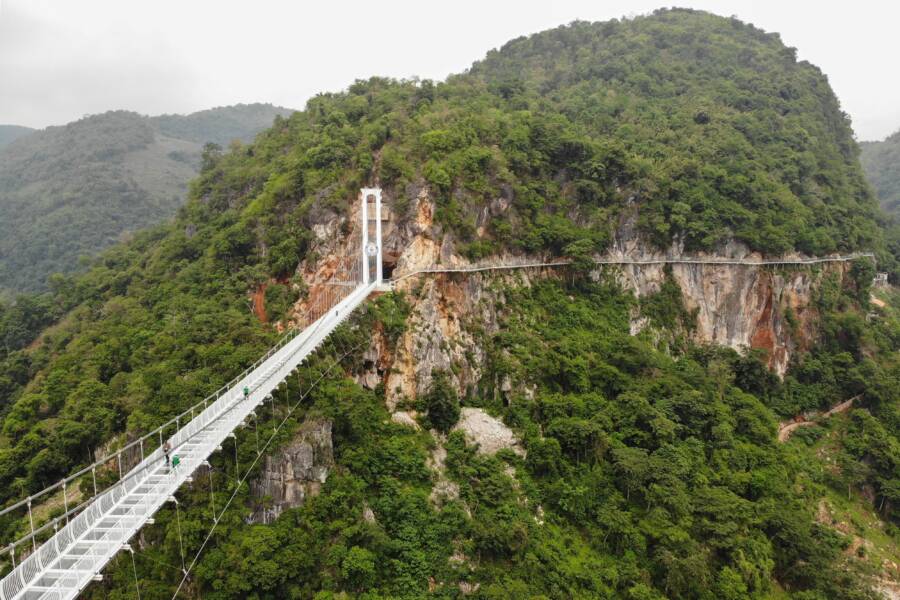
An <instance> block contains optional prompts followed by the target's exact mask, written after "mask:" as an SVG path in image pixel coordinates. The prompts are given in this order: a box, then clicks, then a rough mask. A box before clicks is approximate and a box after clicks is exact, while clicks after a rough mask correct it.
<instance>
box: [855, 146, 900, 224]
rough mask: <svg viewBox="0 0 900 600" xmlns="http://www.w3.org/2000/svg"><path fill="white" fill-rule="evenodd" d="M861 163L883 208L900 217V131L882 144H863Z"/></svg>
mask: <svg viewBox="0 0 900 600" xmlns="http://www.w3.org/2000/svg"><path fill="white" fill-rule="evenodd" d="M860 148H861V150H862V154H861V155H860V162H861V163H862V166H863V169H865V172H866V176H867V177H868V178H869V181H870V182H871V183H872V187H874V188H875V192H876V193H877V194H878V198H879V199H880V200H881V207H882V208H883V209H884V210H885V211H886V212H887V213H889V214H892V215H894V216H900V131H898V132H897V133H895V134H893V135H891V136H889V137H888V138H886V139H885V140H883V141H880V142H862V143H861V144H860Z"/></svg>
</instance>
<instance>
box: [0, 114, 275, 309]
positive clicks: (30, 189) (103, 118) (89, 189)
mask: <svg viewBox="0 0 900 600" xmlns="http://www.w3.org/2000/svg"><path fill="white" fill-rule="evenodd" d="M291 112H293V111H291V110H289V109H286V108H281V107H276V106H272V105H270V104H241V105H236V106H230V107H218V108H213V109H210V110H204V111H200V112H197V113H193V114H190V115H184V116H182V115H162V116H157V117H146V116H142V115H139V114H137V113H133V112H127V111H111V112H107V113H104V114H99V115H92V116H88V117H85V118H83V119H80V120H78V121H75V122H73V123H69V124H68V125H64V126H58V127H48V128H46V129H44V130H41V131H32V132H30V133H27V132H26V135H24V136H21V137H19V138H18V139H17V140H16V142H15V143H10V144H8V145H6V146H5V147H2V148H0V222H2V223H4V227H3V228H2V230H0V294H2V293H3V291H4V290H6V294H7V295H12V294H15V293H18V292H23V291H38V290H41V289H44V288H45V287H46V285H47V278H48V276H49V275H51V274H52V273H55V272H62V273H68V272H72V271H73V270H75V269H76V268H77V267H78V264H79V257H80V256H83V255H93V254H96V253H97V252H98V251H100V250H102V249H103V248H106V247H108V246H110V245H111V244H113V243H115V242H116V241H118V240H120V239H122V237H123V236H127V235H128V233H129V232H131V231H135V230H137V229H142V228H144V227H148V226H150V225H155V224H156V223H159V222H160V221H162V220H164V219H166V218H169V217H171V216H172V215H173V214H174V213H175V211H176V210H177V209H178V207H179V206H181V204H182V203H183V201H184V199H185V195H186V192H187V183H188V181H190V179H192V178H193V177H194V176H195V175H196V173H197V171H198V169H199V166H200V162H201V154H202V151H203V146H204V144H205V143H207V142H212V143H215V144H219V145H226V144H228V143H229V142H231V141H232V140H239V141H240V142H243V143H246V142H249V141H252V139H253V138H254V137H255V136H256V134H257V133H258V132H259V131H261V130H263V129H266V128H268V127H269V126H271V124H272V121H273V120H274V119H275V117H276V116H286V115H289V114H290V113H291Z"/></svg>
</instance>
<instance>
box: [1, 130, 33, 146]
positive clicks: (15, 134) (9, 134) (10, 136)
mask: <svg viewBox="0 0 900 600" xmlns="http://www.w3.org/2000/svg"><path fill="white" fill-rule="evenodd" d="M33 131H34V129H31V128H30V127H21V126H19V125H0V148H2V147H3V146H6V145H7V144H9V143H11V142H13V141H15V140H17V139H19V138H20V137H24V136H26V135H28V134H29V133H31V132H33Z"/></svg>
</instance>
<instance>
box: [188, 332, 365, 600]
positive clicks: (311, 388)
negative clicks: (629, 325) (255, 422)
mask: <svg viewBox="0 0 900 600" xmlns="http://www.w3.org/2000/svg"><path fill="white" fill-rule="evenodd" d="M361 346H362V344H359V345H357V346H355V347H354V348H352V349H351V350H349V351H348V352H347V353H345V354H344V355H343V356H341V358H340V359H338V360H336V361H334V362H333V363H332V364H331V366H329V367H328V368H327V369H326V370H325V371H324V372H323V373H322V374H321V375H319V378H318V379H316V381H315V382H314V384H313V385H312V386H311V387H310V388H309V390H307V392H306V394H304V395H302V396H301V397H300V398H299V399H298V400H297V402H296V403H294V406H292V407H291V408H290V410H289V411H288V414H287V415H285V417H284V419H282V421H281V423H279V424H278V425H277V427H276V428H275V431H274V432H273V433H272V435H271V436H269V439H268V440H266V442H265V444H264V445H263V453H265V451H266V449H267V448H268V447H269V445H270V444H271V443H272V442H273V441H274V440H275V437H276V434H277V433H278V431H279V430H280V429H281V427H282V426H283V425H284V424H285V423H286V422H287V420H288V418H289V417H290V416H291V414H293V411H294V410H296V409H297V407H298V406H300V403H301V402H303V400H305V399H306V397H307V396H308V395H309V393H310V392H311V391H312V390H313V388H314V387H315V386H316V385H318V383H319V382H320V381H322V379H323V378H324V377H325V376H326V375H327V374H328V373H329V372H331V371H332V370H333V369H334V367H335V366H338V365H339V364H340V361H341V360H343V359H344V358H346V357H347V356H348V355H349V354H350V352H353V351H355V350H357V349H359V348H360V347H361ZM260 456H262V454H258V455H257V456H256V458H254V459H253V462H252V463H251V464H250V466H249V467H248V468H247V472H246V473H244V476H243V477H242V478H241V482H240V483H241V485H243V483H244V482H245V481H246V480H247V477H249V476H250V473H251V472H252V471H253V468H254V467H255V466H256V463H257V462H259V459H260ZM239 490H240V486H238V487H236V488H235V490H234V492H233V493H232V494H231V496H230V497H229V498H228V501H227V502H226V503H225V506H224V507H222V514H225V511H226V510H228V507H229V506H231V503H232V502H233V501H234V499H235V498H236V497H237V493H238V491H239ZM218 524H219V520H218V519H215V518H214V519H213V525H212V527H211V528H210V530H209V533H207V534H206V537H205V538H204V540H203V543H202V544H200V548H199V549H198V550H197V553H196V554H195V555H194V558H193V559H192V560H191V564H190V565H188V567H187V569H186V570H185V571H184V575H183V576H182V578H181V581H180V582H179V583H178V587H177V588H175V593H174V594H172V600H175V598H176V597H177V596H178V594H179V592H181V588H182V587H184V583H185V581H187V578H188V575H190V573H191V571H192V570H193V568H194V566H196V564H197V561H198V560H199V559H200V554H201V553H202V552H203V550H204V549H205V548H206V545H207V544H208V543H209V541H210V539H212V535H213V533H214V532H215V530H216V527H217V526H218Z"/></svg>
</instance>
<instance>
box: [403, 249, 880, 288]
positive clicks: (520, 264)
mask: <svg viewBox="0 0 900 600" xmlns="http://www.w3.org/2000/svg"><path fill="white" fill-rule="evenodd" d="M862 258H869V259H872V261H873V262H874V261H875V255H874V254H873V253H871V252H854V253H851V254H843V255H839V256H820V257H780V258H717V257H710V258H700V257H694V258H670V257H659V258H647V259H640V258H628V257H621V258H618V257H611V258H598V259H594V263H595V264H597V265H638V266H641V265H716V266H720V265H730V266H742V267H763V266H803V265H817V264H824V263H835V262H851V261H854V260H859V259H862ZM572 263H573V261H572V260H566V259H563V260H554V261H541V260H534V259H527V258H523V259H521V260H514V261H513V262H505V263H503V264H500V265H491V264H472V265H463V266H458V267H443V266H440V265H435V266H432V267H426V268H423V269H416V270H414V271H410V272H408V273H404V274H402V275H400V276H398V277H395V278H393V279H391V284H392V285H393V284H396V283H397V282H400V281H403V280H404V279H408V278H410V277H415V276H417V275H433V274H442V273H480V272H484V271H503V270H510V269H539V268H553V267H565V266H569V265H571V264H572Z"/></svg>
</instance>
